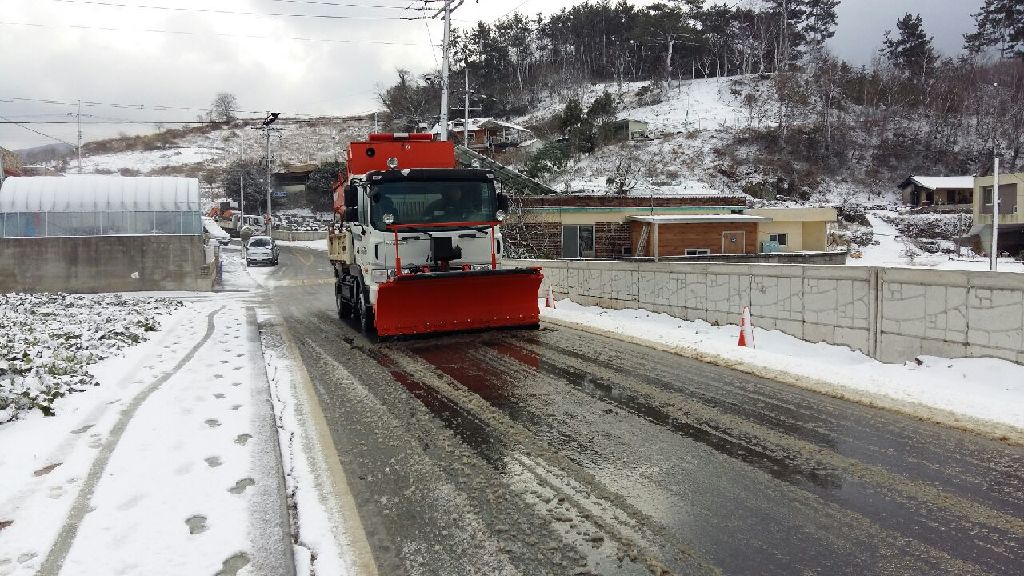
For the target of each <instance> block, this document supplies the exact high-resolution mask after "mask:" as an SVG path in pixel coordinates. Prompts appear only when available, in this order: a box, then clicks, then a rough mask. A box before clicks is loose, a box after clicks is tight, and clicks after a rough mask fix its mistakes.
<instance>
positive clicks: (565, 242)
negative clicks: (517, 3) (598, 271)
mask: <svg viewBox="0 0 1024 576" xmlns="http://www.w3.org/2000/svg"><path fill="white" fill-rule="evenodd" d="M593 257H594V225H593V224H588V225H572V226H562V258H593Z"/></svg>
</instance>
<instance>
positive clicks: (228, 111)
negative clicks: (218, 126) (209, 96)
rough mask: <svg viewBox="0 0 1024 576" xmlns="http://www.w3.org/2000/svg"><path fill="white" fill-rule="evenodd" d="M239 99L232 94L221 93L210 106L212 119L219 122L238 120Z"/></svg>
mask: <svg viewBox="0 0 1024 576" xmlns="http://www.w3.org/2000/svg"><path fill="white" fill-rule="evenodd" d="M237 111H238V98H235V95H234V94H232V93H230V92H220V93H218V94H217V95H216V96H214V98H213V103H212V104H210V117H211V118H212V119H213V120H217V121H219V122H234V121H235V120H237V119H238V116H236V115H235V112H237Z"/></svg>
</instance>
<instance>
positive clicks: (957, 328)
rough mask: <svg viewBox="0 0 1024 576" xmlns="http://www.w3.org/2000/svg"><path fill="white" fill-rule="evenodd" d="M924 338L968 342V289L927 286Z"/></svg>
mask: <svg viewBox="0 0 1024 576" xmlns="http://www.w3.org/2000/svg"><path fill="white" fill-rule="evenodd" d="M924 336H925V337H927V338H935V339H938V340H952V341H964V340H966V338H967V289H966V288H961V287H956V286H925V331H924Z"/></svg>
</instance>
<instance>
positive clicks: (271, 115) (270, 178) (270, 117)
mask: <svg viewBox="0 0 1024 576" xmlns="http://www.w3.org/2000/svg"><path fill="white" fill-rule="evenodd" d="M280 115H281V113H280V112H267V117H266V118H265V119H264V120H263V123H262V124H261V125H260V126H252V129H253V130H263V132H264V133H266V135H267V212H266V221H267V235H268V236H269V235H270V234H271V233H272V231H273V219H272V218H273V215H272V214H271V213H270V197H271V196H272V195H273V192H274V175H273V172H272V162H273V160H272V159H271V156H270V133H271V132H276V131H279V130H280V129H279V128H271V127H270V125H271V124H273V123H274V122H277V118H278V117H279V116H280Z"/></svg>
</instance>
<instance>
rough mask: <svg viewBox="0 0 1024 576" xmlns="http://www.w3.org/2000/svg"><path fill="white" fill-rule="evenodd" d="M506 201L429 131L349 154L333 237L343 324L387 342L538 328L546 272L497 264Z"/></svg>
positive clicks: (359, 145) (380, 140) (382, 139)
mask: <svg viewBox="0 0 1024 576" xmlns="http://www.w3.org/2000/svg"><path fill="white" fill-rule="evenodd" d="M507 211H508V198H507V197H506V196H505V195H504V194H500V193H498V192H497V191H496V189H495V183H494V174H493V172H490V171H488V170H480V169H469V168H458V167H457V164H456V160H455V148H454V145H453V143H452V142H450V141H438V140H435V139H434V135H433V134H415V133H410V134H370V135H369V137H368V138H367V140H366V141H365V142H352V143H350V144H349V147H348V159H347V173H345V174H342V175H341V176H340V177H339V179H338V182H336V184H335V196H334V212H335V222H334V225H333V226H332V227H331V231H330V233H329V237H328V242H329V247H330V248H329V254H330V259H331V264H332V266H333V268H334V275H335V278H336V283H335V300H336V302H337V307H338V317H339V318H354V319H356V320H358V323H359V326H360V328H361V329H362V330H363V331H364V332H365V333H374V332H376V333H377V335H379V336H382V337H390V336H399V335H413V334H430V333H439V332H455V331H464V330H478V329H491V328H505V327H522V328H533V327H536V326H537V325H538V323H539V310H538V304H537V295H538V291H539V289H540V283H541V280H542V278H543V276H542V275H541V270H540V268H507V267H501V266H500V264H501V260H502V254H503V253H504V251H505V245H504V242H503V241H502V236H501V223H502V221H503V220H504V219H505V216H506V213H507Z"/></svg>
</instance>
